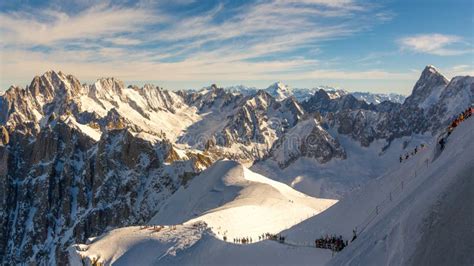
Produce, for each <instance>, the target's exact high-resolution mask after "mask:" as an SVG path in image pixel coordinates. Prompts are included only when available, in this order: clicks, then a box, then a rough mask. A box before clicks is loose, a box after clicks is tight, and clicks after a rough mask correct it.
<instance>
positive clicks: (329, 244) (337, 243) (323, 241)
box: [314, 235, 355, 252]
mask: <svg viewBox="0 0 474 266" xmlns="http://www.w3.org/2000/svg"><path fill="white" fill-rule="evenodd" d="M353 239H355V237H354V238H353ZM314 245H315V246H316V248H323V249H330V250H332V251H335V252H339V251H341V250H343V249H344V248H345V247H346V246H348V245H349V241H347V240H346V241H344V240H343V239H342V236H339V237H337V236H336V235H333V236H331V237H329V236H328V235H326V237H320V238H318V239H316V240H315V241H314Z"/></svg>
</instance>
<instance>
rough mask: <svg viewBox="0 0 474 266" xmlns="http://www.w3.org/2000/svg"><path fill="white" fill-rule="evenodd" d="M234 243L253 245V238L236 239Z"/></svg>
mask: <svg viewBox="0 0 474 266" xmlns="http://www.w3.org/2000/svg"><path fill="white" fill-rule="evenodd" d="M224 238H225V237H224ZM224 241H226V239H224ZM234 243H239V244H249V243H252V238H251V237H242V238H234Z"/></svg>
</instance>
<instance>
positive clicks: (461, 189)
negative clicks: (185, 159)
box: [70, 118, 474, 265]
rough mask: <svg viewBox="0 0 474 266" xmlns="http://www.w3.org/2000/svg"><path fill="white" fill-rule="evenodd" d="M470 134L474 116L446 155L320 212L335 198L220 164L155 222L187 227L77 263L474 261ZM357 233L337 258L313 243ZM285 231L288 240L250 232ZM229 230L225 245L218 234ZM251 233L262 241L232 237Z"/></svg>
mask: <svg viewBox="0 0 474 266" xmlns="http://www.w3.org/2000/svg"><path fill="white" fill-rule="evenodd" d="M473 132H474V119H473V118H470V119H468V120H467V121H466V122H464V123H462V124H461V125H460V126H459V127H458V128H456V129H455V131H454V132H453V134H452V135H451V136H450V137H449V139H448V141H447V145H446V148H445V150H444V151H442V152H440V151H439V148H438V147H437V146H436V145H430V146H429V148H428V149H426V150H424V151H423V152H419V153H418V154H416V155H415V156H413V157H412V158H411V159H410V160H407V161H405V162H403V163H402V164H400V165H399V167H397V168H391V169H390V171H388V172H387V173H385V174H384V175H382V176H380V177H379V178H377V179H375V180H372V181H370V182H369V183H368V184H367V186H365V187H363V188H361V189H359V190H355V191H353V192H351V193H350V194H348V195H347V196H346V197H345V198H344V199H342V200H341V201H339V202H338V203H336V204H335V205H333V206H332V207H330V208H329V209H327V210H326V211H324V212H322V213H320V214H319V215H315V216H313V215H314V214H317V213H319V212H321V211H323V210H324V209H325V208H328V207H329V206H331V205H332V204H333V203H334V202H335V201H331V200H321V199H316V198H312V197H309V196H306V195H304V194H302V193H299V192H297V191H294V190H292V189H291V188H290V187H288V186H286V185H283V184H281V183H278V182H276V181H272V180H270V179H267V178H265V177H263V176H261V175H258V174H255V173H253V172H251V171H250V170H248V169H245V168H244V167H243V166H241V165H240V164H238V163H235V162H233V161H220V162H218V163H217V164H216V165H214V166H213V167H211V168H210V169H208V170H207V171H205V172H203V174H201V175H200V176H198V177H196V178H195V179H193V181H192V182H191V183H190V184H189V186H188V187H187V188H186V189H181V190H180V191H178V192H177V193H176V194H175V195H174V196H173V197H171V199H170V200H169V202H168V203H167V205H165V206H164V207H163V208H162V210H161V211H160V212H159V214H158V215H157V216H155V217H154V218H153V219H152V221H151V224H154V223H162V224H172V223H183V224H182V225H177V226H174V227H173V226H171V227H170V226H167V227H164V228H163V229H160V231H159V232H156V231H157V230H153V227H149V228H145V229H143V228H140V227H127V228H122V229H116V230H113V231H111V232H109V233H107V234H105V235H103V236H101V237H99V238H96V239H93V240H91V243H89V244H86V245H74V246H72V247H71V248H70V254H71V262H72V264H73V265H81V263H82V262H81V258H82V260H83V261H84V262H86V261H89V262H90V261H93V260H95V259H98V261H101V262H104V263H105V264H111V263H114V265H169V264H179V265H204V264H205V265H222V264H228V265H264V264H266V265H325V264H329V265H473V263H474V255H473V253H472V250H474V243H473V242H474V230H473V228H474V219H473V202H474V199H473V193H472V188H473V187H474V186H473V185H474V184H473V182H474V181H473V177H474V176H473V173H474V164H473V163H472V158H473V151H474V144H473V142H472V139H473V137H474V133H473ZM218 173H221V174H218ZM222 173H224V174H222ZM196 216H197V217H196ZM307 216H312V217H310V218H309V219H306V218H308V217H307ZM188 219H190V220H188ZM302 219H303V220H304V221H302V222H300V221H298V220H302ZM206 224H207V225H206ZM292 224H293V225H294V226H293V227H292V228H290V229H288V230H284V229H285V227H286V228H287V227H290V226H292ZM353 229H356V230H357V232H358V237H357V239H356V240H355V241H354V242H352V243H350V244H349V246H348V247H347V248H345V249H344V250H343V251H342V252H340V253H338V254H336V255H335V256H334V257H332V254H331V251H329V250H323V249H316V248H314V247H312V246H313V243H314V240H315V239H316V238H318V237H320V236H321V235H326V234H329V235H332V234H336V235H342V236H343V238H344V239H346V240H350V238H352V230H353ZM282 230H284V231H283V232H281V234H282V235H284V236H286V238H287V241H286V242H287V244H280V243H277V242H274V241H270V240H264V241H260V242H259V241H256V240H257V239H258V238H254V237H253V236H254V235H258V234H259V233H262V232H275V233H276V232H278V231H282ZM224 234H226V235H227V236H228V239H227V242H225V241H223V240H221V239H222V237H223V235H224ZM244 236H252V238H253V240H254V241H253V242H257V243H252V244H248V245H240V244H233V243H229V241H230V242H232V239H233V238H234V237H244Z"/></svg>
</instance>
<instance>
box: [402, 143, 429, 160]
mask: <svg viewBox="0 0 474 266" xmlns="http://www.w3.org/2000/svg"><path fill="white" fill-rule="evenodd" d="M426 147H427V145H426V144H423V143H422V144H420V147H419V148H418V146H415V148H414V149H413V150H412V151H411V152H410V153H408V152H407V153H406V154H405V156H403V155H400V163H402V162H403V160H408V159H409V158H410V155H411V156H414V155H415V154H417V153H418V152H419V151H421V150H424V149H425V148H426Z"/></svg>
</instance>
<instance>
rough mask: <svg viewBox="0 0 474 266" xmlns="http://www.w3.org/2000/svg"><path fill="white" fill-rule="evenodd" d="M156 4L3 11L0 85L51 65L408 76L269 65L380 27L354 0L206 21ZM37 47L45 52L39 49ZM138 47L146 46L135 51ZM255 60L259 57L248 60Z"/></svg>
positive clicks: (279, 4) (269, 6) (129, 73)
mask: <svg viewBox="0 0 474 266" xmlns="http://www.w3.org/2000/svg"><path fill="white" fill-rule="evenodd" d="M85 1H86V2H87V1H88V0H85ZM151 2H153V3H150V4H147V1H142V2H141V3H140V4H139V5H138V6H137V7H116V6H110V5H104V4H100V5H93V6H91V7H89V8H86V9H84V10H83V11H81V12H79V13H76V14H74V15H69V14H67V13H64V12H61V11H57V10H51V9H48V10H42V11H39V12H35V13H25V12H21V13H0V33H1V34H2V38H0V46H1V45H3V47H2V49H1V51H0V61H1V63H0V80H1V81H2V83H3V82H4V81H5V80H24V81H27V80H29V79H31V77H32V76H33V75H36V74H40V73H43V72H45V71H46V70H49V69H56V70H62V71H64V72H67V73H71V74H74V75H77V76H78V77H79V78H82V79H85V80H92V79H95V78H97V77H98V76H116V77H118V78H121V79H124V80H179V81H185V80H203V81H210V80H216V79H219V80H258V79H269V80H270V79H273V80H276V79H286V80H294V79H318V78H340V79H367V78H370V79H378V78H388V79H395V78H398V79H403V78H405V76H404V74H399V73H387V72H383V71H379V70H370V71H361V72H357V71H355V72H347V71H342V70H335V69H333V68H331V69H329V68H328V67H327V65H323V64H322V63H321V62H320V61H319V60H317V59H315V58H311V59H309V57H308V58H304V57H296V56H294V57H292V56H288V55H284V56H281V57H278V56H275V57H273V59H268V58H267V59H262V58H264V57H265V56H268V55H270V54H273V55H275V54H278V53H285V52H291V51H292V50H295V49H302V48H304V49H307V50H312V51H315V50H318V48H319V47H318V44H319V43H321V42H322V41H326V40H330V39H334V38H344V37H347V36H350V35H353V34H355V33H357V32H360V31H362V30H365V29H367V27H370V26H371V25H372V24H371V23H373V21H368V20H367V19H366V17H367V16H364V15H361V14H364V12H368V11H367V10H366V9H369V8H367V7H364V6H362V5H359V4H357V3H355V2H354V1H352V0H303V1H286V0H285V1H283V0H274V1H265V2H257V3H254V4H251V5H244V6H242V7H240V8H238V9H236V10H234V11H235V12H233V14H234V15H232V16H230V17H228V18H226V19H224V20H221V21H220V22H216V21H215V18H216V17H217V16H219V15H222V12H223V11H225V10H224V9H225V6H224V5H223V4H221V5H217V6H216V7H215V8H214V9H212V10H209V11H208V12H201V13H199V15H195V16H188V17H177V16H170V15H168V14H166V13H164V11H162V10H160V7H159V5H157V4H156V3H155V2H154V1H151ZM182 3H183V4H186V3H189V1H188V0H183V1H182ZM157 6H158V7H157ZM386 19H387V18H386V17H383V19H382V18H381V20H386ZM163 25H165V26H166V27H163ZM157 44H158V45H157ZM209 44H212V45H209ZM38 45H39V46H41V47H46V49H45V51H43V50H41V49H31V48H33V47H35V46H38ZM140 45H144V46H146V47H148V48H147V49H146V50H140V49H131V47H134V46H140ZM155 45H157V46H156V47H154V46H155ZM70 46H74V49H73V50H72V49H71V48H69V47H70ZM169 58H173V59H172V60H170V59H169ZM255 58H260V59H258V60H250V59H255ZM165 59H166V60H165ZM325 61H330V60H325ZM314 69H319V70H318V71H314Z"/></svg>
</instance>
